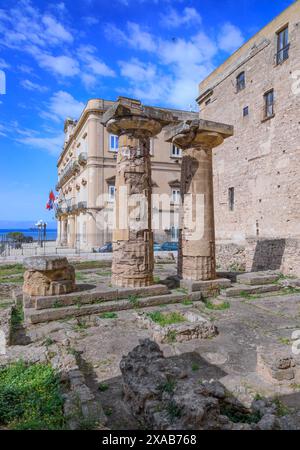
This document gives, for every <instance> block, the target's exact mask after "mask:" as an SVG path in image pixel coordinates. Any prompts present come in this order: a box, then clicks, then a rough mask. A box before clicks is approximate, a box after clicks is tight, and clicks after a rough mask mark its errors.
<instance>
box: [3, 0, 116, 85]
mask: <svg viewBox="0 0 300 450" xmlns="http://www.w3.org/2000/svg"><path fill="white" fill-rule="evenodd" d="M52 6H55V5H52ZM56 6H57V7H56V8H54V7H53V8H52V10H53V11H54V12H56V13H59V16H61V15H62V13H65V12H66V8H65V4H64V3H62V2H61V3H59V4H58V5H56ZM50 7H51V4H50ZM88 20H89V23H91V22H92V21H93V23H95V19H93V18H91V17H89V19H88ZM76 34H78V33H76V32H75V31H74V30H72V29H71V28H69V27H68V26H67V25H66V24H65V23H63V20H62V19H61V18H57V17H55V16H54V15H53V14H50V13H47V14H43V13H42V12H41V11H40V10H39V9H38V8H37V7H35V6H33V3H32V2H31V1H30V0H20V1H19V2H17V3H16V6H15V7H13V8H11V9H8V10H7V12H6V13H5V14H4V13H2V10H0V41H1V44H2V45H4V46H6V47H8V48H10V49H14V50H18V51H20V52H25V53H27V54H29V55H30V56H31V57H33V58H34V59H35V61H36V62H37V64H38V65H39V66H40V67H41V68H42V69H45V70H47V71H48V72H50V73H52V74H53V75H54V76H59V77H74V76H80V77H81V78H82V80H83V82H84V84H85V85H89V86H90V85H92V84H94V85H95V84H96V83H97V81H98V77H103V76H108V77H112V76H115V73H114V71H113V70H112V69H111V68H110V67H108V65H107V64H106V63H105V62H104V61H102V60H101V59H100V58H99V57H98V55H97V51H96V49H95V48H94V47H87V48H88V51H86V52H82V53H81V54H79V57H80V58H81V59H78V55H77V51H76V50H77V46H74V39H75V37H76ZM75 53H76V54H75ZM87 71H88V72H90V75H89V74H88V73H86V72H87Z"/></svg>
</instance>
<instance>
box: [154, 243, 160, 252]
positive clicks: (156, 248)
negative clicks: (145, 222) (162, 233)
mask: <svg viewBox="0 0 300 450" xmlns="http://www.w3.org/2000/svg"><path fill="white" fill-rule="evenodd" d="M160 249H161V245H160V244H158V243H157V242H154V244H153V250H154V251H155V252H159V251H160Z"/></svg>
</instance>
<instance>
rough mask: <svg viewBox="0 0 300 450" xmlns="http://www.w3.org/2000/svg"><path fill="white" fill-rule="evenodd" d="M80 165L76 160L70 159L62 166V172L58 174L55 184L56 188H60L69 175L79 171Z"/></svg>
mask: <svg viewBox="0 0 300 450" xmlns="http://www.w3.org/2000/svg"><path fill="white" fill-rule="evenodd" d="M79 170H80V166H79V164H78V161H70V162H69V163H68V164H67V165H66V167H65V168H64V170H63V172H62V173H61V174H60V177H59V180H58V183H57V185H56V188H57V190H58V189H60V188H61V187H62V186H63V185H64V184H65V183H66V182H67V181H68V179H69V178H71V176H73V175H75V174H76V173H77V172H79Z"/></svg>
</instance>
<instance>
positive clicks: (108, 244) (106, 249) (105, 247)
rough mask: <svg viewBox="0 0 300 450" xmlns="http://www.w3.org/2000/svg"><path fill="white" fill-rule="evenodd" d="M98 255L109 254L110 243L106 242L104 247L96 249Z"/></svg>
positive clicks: (110, 250) (110, 249)
mask: <svg viewBox="0 0 300 450" xmlns="http://www.w3.org/2000/svg"><path fill="white" fill-rule="evenodd" d="M98 252H99V253H111V252H112V242H107V243H106V244H105V245H103V246H102V247H100V248H99V249H98Z"/></svg>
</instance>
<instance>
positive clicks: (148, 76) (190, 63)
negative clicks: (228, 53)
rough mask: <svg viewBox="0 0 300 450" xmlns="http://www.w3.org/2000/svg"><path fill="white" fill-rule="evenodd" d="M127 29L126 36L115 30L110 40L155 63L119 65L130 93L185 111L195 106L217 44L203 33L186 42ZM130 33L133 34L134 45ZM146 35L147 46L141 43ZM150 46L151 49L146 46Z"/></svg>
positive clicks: (134, 26)
mask: <svg viewBox="0 0 300 450" xmlns="http://www.w3.org/2000/svg"><path fill="white" fill-rule="evenodd" d="M127 29H128V33H126V30H125V32H124V31H123V30H119V29H118V28H116V27H115V33H114V34H113V36H112V35H111V34H110V35H109V36H112V37H113V38H116V39H117V42H118V43H123V44H129V45H131V46H133V47H134V48H136V50H143V57H144V58H146V59H150V58H153V60H154V61H155V63H153V62H151V61H149V60H148V61H141V60H139V59H137V58H132V59H131V60H129V61H121V62H120V63H119V65H120V67H121V75H122V76H123V77H125V78H127V79H128V81H129V85H130V87H129V89H130V92H131V93H132V94H133V95H134V96H136V97H140V98H141V99H142V100H146V101H149V102H150V101H152V102H159V103H166V104H169V105H172V106H174V107H179V108H184V109H189V108H190V105H191V104H192V105H194V102H195V98H196V97H197V95H198V84H199V82H200V80H201V79H202V78H203V77H205V76H206V75H208V73H209V72H210V71H212V70H213V69H214V65H213V62H212V61H213V58H214V56H215V55H216V53H217V51H218V48H217V45H216V43H215V42H214V41H213V40H212V39H211V38H210V37H209V36H207V35H206V34H205V33H204V32H203V31H201V32H199V33H197V34H196V35H194V36H192V37H190V38H189V39H183V38H179V39H172V40H167V39H162V38H160V37H159V36H154V35H152V34H150V33H149V32H148V31H145V30H143V29H141V27H140V26H139V25H137V24H133V23H132V22H131V23H128V24H127ZM129 30H135V32H136V33H135V41H134V42H132V40H131V39H132V34H131V33H130V32H129ZM145 32H146V35H147V40H146V44H145V41H144V39H142V38H143V37H144V36H145ZM128 36H130V38H128ZM141 37H142V38H141ZM137 42H138V43H139V45H137ZM149 42H150V43H151V45H148V43H149ZM144 44H145V45H144ZM147 50H148V54H147V53H146V52H147Z"/></svg>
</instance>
